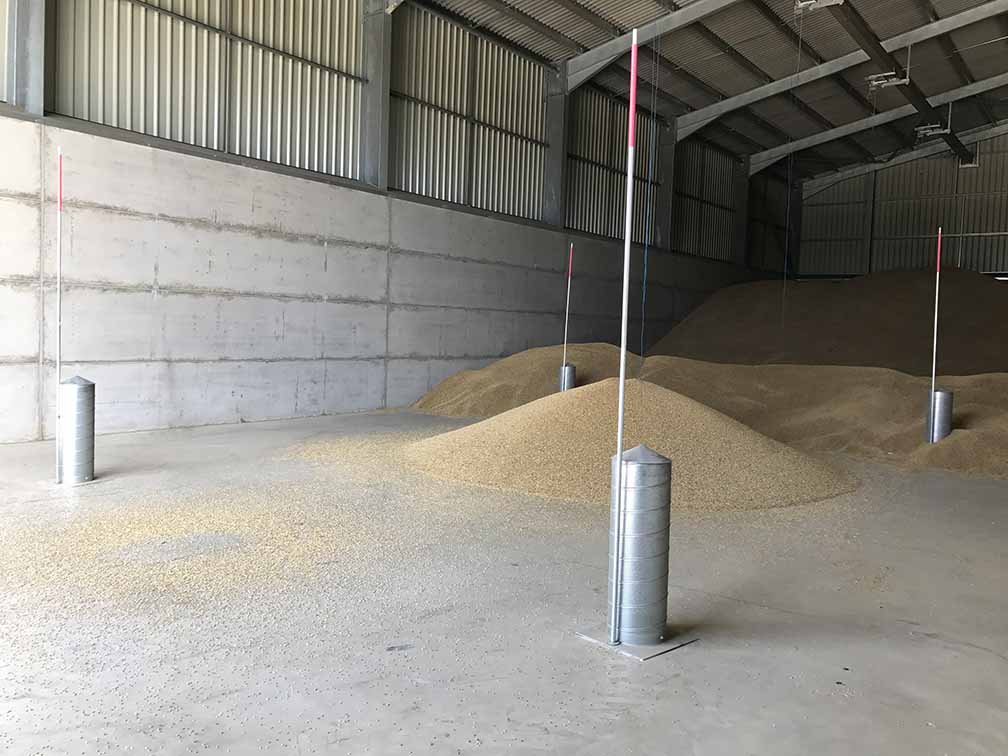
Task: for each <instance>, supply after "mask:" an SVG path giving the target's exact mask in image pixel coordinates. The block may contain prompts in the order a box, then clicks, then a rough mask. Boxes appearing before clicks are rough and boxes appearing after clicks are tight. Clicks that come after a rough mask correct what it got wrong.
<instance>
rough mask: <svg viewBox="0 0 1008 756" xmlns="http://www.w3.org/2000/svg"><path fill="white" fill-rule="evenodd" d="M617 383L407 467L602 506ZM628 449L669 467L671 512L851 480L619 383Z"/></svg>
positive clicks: (487, 425) (418, 452)
mask: <svg viewBox="0 0 1008 756" xmlns="http://www.w3.org/2000/svg"><path fill="white" fill-rule="evenodd" d="M617 388H618V380H616V379H607V380H604V381H601V382H598V383H594V384H591V385H589V386H585V387H582V388H578V389H575V390H573V391H568V392H564V393H553V394H551V395H550V396H547V397H545V398H542V399H538V400H536V401H533V402H531V403H529V404H525V405H523V406H521V407H518V408H516V409H512V410H509V411H507V412H504V413H502V414H499V415H497V416H495V417H493V418H490V419H488V420H484V421H483V422H480V423H476V424H475V425H470V426H468V427H465V428H462V429H459V430H456V431H452V432H450V433H445V434H442V435H439V436H435V437H434V438H430V439H427V440H424V441H419V442H416V443H414V444H410V445H408V446H407V447H406V448H405V450H404V459H405V462H406V463H407V464H408V465H410V466H412V467H414V468H416V469H419V470H421V471H422V472H425V473H427V474H429V475H432V476H434V477H437V478H440V479H443V480H451V481H457V482H464V483H469V484H474V485H479V486H487V487H490V488H497V489H504V490H514V491H520V492H523V493H530V494H535V495H539V496H545V497H552V498H560V499H567V500H581V501H595V502H599V503H605V502H607V501H608V492H609V460H610V458H611V457H612V454H613V444H614V436H615V427H616V393H617ZM626 435H627V438H626V442H627V444H626V445H627V448H629V447H632V446H636V445H637V444H640V443H644V444H647V445H648V446H650V447H651V448H653V449H655V450H656V451H658V452H659V453H661V454H664V455H665V456H667V457H669V458H670V459H671V460H672V488H673V495H672V500H673V506H674V507H676V508H681V509H703V510H725V509H762V508H768V507H777V506H786V505H792V504H800V503H806V502H811V501H818V500H821V499H827V498H831V497H833V496H837V495H839V494H841V493H844V492H846V491H850V490H852V489H853V488H854V487H855V485H856V482H855V481H854V480H852V479H851V478H850V477H849V476H847V475H845V474H844V473H841V472H839V471H837V470H834V469H833V468H832V467H830V466H829V465H827V464H825V463H823V462H821V461H819V460H816V459H813V458H811V457H809V456H807V455H805V454H803V453H802V452H799V451H797V450H795V449H792V448H790V447H788V446H785V445H783V444H780V443H777V442H776V441H773V440H771V439H769V438H767V437H766V436H763V435H761V434H759V433H757V432H755V431H753V430H752V429H750V428H747V427H746V426H744V425H742V424H741V423H738V422H736V421H734V420H732V419H731V418H729V417H726V416H725V415H723V414H721V413H720V412H717V411H715V410H713V409H710V408H709V407H705V406H704V405H702V404H699V403H697V402H695V401H693V400H691V399H688V398H686V397H684V396H681V395H679V394H677V393H674V392H672V391H669V390H667V389H664V388H662V387H660V386H656V385H654V384H652V383H648V382H645V381H637V380H632V381H628V383H627V417H626Z"/></svg>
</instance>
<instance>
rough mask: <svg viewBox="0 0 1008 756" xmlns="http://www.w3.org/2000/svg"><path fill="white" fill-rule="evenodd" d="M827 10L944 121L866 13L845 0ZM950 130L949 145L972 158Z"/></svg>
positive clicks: (914, 99) (931, 115)
mask: <svg viewBox="0 0 1008 756" xmlns="http://www.w3.org/2000/svg"><path fill="white" fill-rule="evenodd" d="M827 10H828V11H829V12H830V14H831V15H832V16H833V18H835V19H836V20H837V23H839V24H840V25H841V26H842V27H843V28H844V29H846V30H847V33H848V34H850V35H851V37H853V38H854V41H855V42H857V43H858V45H860V46H861V49H862V50H864V51H865V52H867V53H868V54H869V55H870V56H871V59H872V60H873V61H875V63H876V64H877V65H878V66H880V67H881V68H882V70H883V71H895V72H896V73H895V76H896V78H897V79H902V80H903V81H905V82H906V83H905V84H900V85H898V89H899V90H900V91H901V92H902V93H903V96H904V97H906V98H907V99H908V100H909V101H910V103H911V104H912V105H913V106H914V107H915V108H916V109H917V112H918V113H920V114H921V116H923V117H924V118H925V119H927V122H930V123H941V116H940V115H938V113H937V112H936V111H935V109H934V108H933V107H931V103H930V102H928V98H927V97H926V96H925V95H924V92H923V91H921V88H920V87H919V86H917V84H916V83H915V82H914V80H913V79H912V78H911V76H910V72H909V71H906V70H905V69H904V68H903V66H902V65H900V63H899V61H898V60H896V58H895V57H893V55H892V53H890V52H889V51H888V50H886V49H885V48H884V47H882V42H881V40H879V38H878V37H877V36H875V32H874V30H872V28H871V26H869V25H868V22H867V21H865V19H864V16H862V15H861V14H860V13H859V12H858V9H857V8H855V7H854V6H853V5H852V4H851V3H843V4H842V5H831V6H829V8H827ZM946 131H947V132H948V133H946V134H943V135H942V139H944V140H945V143H946V144H947V145H948V146H949V149H951V150H952V151H953V152H954V153H955V154H956V155H958V156H959V159H960V160H962V161H963V162H966V163H970V162H972V161H973V153H972V152H970V151H969V150H968V149H966V145H965V144H963V143H962V142H960V141H959V137H957V136H956V135H955V132H954V131H952V129H951V127H949V128H947V129H946Z"/></svg>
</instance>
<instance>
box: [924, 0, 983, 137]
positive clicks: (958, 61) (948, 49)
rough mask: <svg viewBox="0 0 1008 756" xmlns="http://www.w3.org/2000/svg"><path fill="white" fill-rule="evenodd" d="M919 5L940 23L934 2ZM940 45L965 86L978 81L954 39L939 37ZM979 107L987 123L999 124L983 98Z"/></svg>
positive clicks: (979, 100)
mask: <svg viewBox="0 0 1008 756" xmlns="http://www.w3.org/2000/svg"><path fill="white" fill-rule="evenodd" d="M915 1H916V3H917V5H918V6H919V7H920V8H921V10H923V11H924V14H925V15H926V16H927V19H928V21H929V22H931V23H934V22H935V21H940V20H941V16H939V15H938V10H937V9H936V8H935V7H934V3H933V2H932V0H915ZM938 44H939V45H941V48H942V52H943V53H944V54H945V57H946V58H948V59H949V61H951V63H952V67H953V68H955V70H956V73H957V74H958V75H959V78H960V79H962V83H963V84H972V83H973V82H975V81H976V77H975V76H974V75H973V72H972V71H970V68H969V66H968V65H967V64H966V61H965V59H964V58H963V56H962V55H960V54H959V51H958V50H957V49H956V46H955V43H953V42H952V39H951V38H950V37H949V36H948V35H947V34H944V35H942V36H941V37H938ZM976 102H977V106H978V107H979V108H980V112H981V113H983V117H984V118H986V119H987V123H990V124H993V123H996V122H997V119H996V118H995V117H994V114H993V113H992V112H991V109H990V107H989V106H988V105H987V103H986V102H985V101H984V99H983V97H977V98H976Z"/></svg>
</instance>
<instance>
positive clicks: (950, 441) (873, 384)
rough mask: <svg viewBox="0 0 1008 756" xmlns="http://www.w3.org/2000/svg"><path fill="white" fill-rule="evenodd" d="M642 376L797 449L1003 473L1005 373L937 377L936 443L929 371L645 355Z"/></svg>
mask: <svg viewBox="0 0 1008 756" xmlns="http://www.w3.org/2000/svg"><path fill="white" fill-rule="evenodd" d="M643 377H644V378H645V379H646V380H648V381H652V382H654V383H656V384H658V385H660V386H664V387H665V388H668V389H670V390H672V391H676V392H679V393H681V394H684V395H686V396H688V397H690V398H692V399H694V400H696V401H698V402H701V403H703V404H705V405H707V406H709V407H712V408H714V409H716V410H718V411H720V412H723V413H724V414H726V415H728V416H729V417H732V418H734V419H736V420H738V421H739V422H741V423H744V424H745V425H748V426H749V427H751V428H753V429H754V430H757V431H759V432H760V433H763V434H765V435H767V436H769V437H771V438H773V439H775V440H777V441H780V442H783V443H786V444H790V445H792V446H795V447H797V448H800V449H803V450H805V451H810V452H844V453H847V454H853V455H856V456H859V457H864V458H868V459H874V460H878V461H885V462H893V463H897V464H902V465H906V466H910V467H935V468H939V469H945V470H952V471H958V472H965V473H972V474H982V475H988V476H993V477H1001V478H1008V373H993V374H988V375H967V376H947V377H940V378H939V380H938V384H939V386H941V387H943V388H948V389H951V390H952V391H954V392H955V415H954V419H953V428H954V430H953V432H952V435H951V436H949V437H948V438H946V439H944V440H943V441H942V442H941V443H939V444H928V443H925V441H924V435H925V432H924V420H925V417H926V413H927V396H928V390H929V388H930V379H929V378H921V377H916V376H911V375H907V374H906V373H900V372H898V371H896V370H887V369H885V368H872V367H843V366H832V365H722V364H717V363H712V362H700V361H697V360H687V359H682V358H678V357H649V358H648V359H647V360H646V361H645V364H644V371H643Z"/></svg>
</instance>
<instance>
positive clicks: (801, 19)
mask: <svg viewBox="0 0 1008 756" xmlns="http://www.w3.org/2000/svg"><path fill="white" fill-rule="evenodd" d="M795 20H796V21H797V24H798V43H797V46H798V50H797V53H796V55H795V76H797V75H798V74H799V73H801V59H802V44H803V42H804V34H805V15H804V14H803V13H798V11H797V9H796V10H795ZM794 161H795V154H794V152H791V153H789V154H788V163H787V187H786V188H787V203H786V208H785V210H784V262H783V265H781V268H782V269H783V271H782V272H783V280H782V282H781V327H782V328H783V327H784V322H785V320H786V319H787V315H786V311H787V281H788V266H789V265H790V261H791V194H792V186H791V185H792V182H793V181H794Z"/></svg>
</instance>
